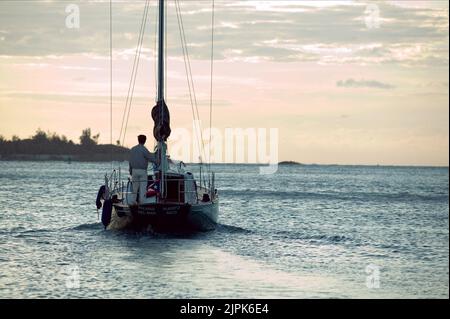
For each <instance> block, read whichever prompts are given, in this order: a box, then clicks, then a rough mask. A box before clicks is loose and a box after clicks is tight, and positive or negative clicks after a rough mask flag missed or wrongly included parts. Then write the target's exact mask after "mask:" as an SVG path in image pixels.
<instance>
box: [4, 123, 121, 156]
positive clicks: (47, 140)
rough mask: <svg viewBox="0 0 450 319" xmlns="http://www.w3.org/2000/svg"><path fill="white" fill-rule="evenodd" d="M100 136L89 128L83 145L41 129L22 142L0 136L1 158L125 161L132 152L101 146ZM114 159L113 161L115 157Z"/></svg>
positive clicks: (81, 141) (118, 147) (117, 147)
mask: <svg viewBox="0 0 450 319" xmlns="http://www.w3.org/2000/svg"><path fill="white" fill-rule="evenodd" d="M99 137H100V134H96V135H92V132H91V129H90V128H86V129H84V130H83V131H82V133H81V135H80V137H79V143H74V142H73V141H72V140H69V139H68V138H67V137H66V136H64V135H61V136H60V135H58V134H56V133H52V132H45V131H43V130H41V129H38V130H37V131H36V132H35V134H34V135H33V136H31V137H30V138H26V139H20V138H19V137H17V136H13V137H12V138H11V140H7V139H5V138H4V137H3V136H1V135H0V157H1V158H3V159H9V158H11V159H17V158H20V159H22V158H23V159H34V158H35V157H39V156H41V157H43V156H47V157H50V159H58V158H60V157H61V156H64V157H65V158H68V159H73V160H109V159H113V160H124V159H126V156H127V154H128V149H127V148H125V147H122V146H118V145H110V144H98V139H99ZM111 156H112V158H111Z"/></svg>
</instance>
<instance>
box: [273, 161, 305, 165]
mask: <svg viewBox="0 0 450 319" xmlns="http://www.w3.org/2000/svg"><path fill="white" fill-rule="evenodd" d="M278 165H304V164H302V163H299V162H295V161H282V162H279V163H278Z"/></svg>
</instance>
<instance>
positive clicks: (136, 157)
mask: <svg viewBox="0 0 450 319" xmlns="http://www.w3.org/2000/svg"><path fill="white" fill-rule="evenodd" d="M146 141H147V137H146V136H145V135H139V136H138V142H139V144H138V145H136V146H134V147H133V148H132V149H131V151H130V160H129V163H130V175H131V180H132V182H133V196H134V197H133V198H135V199H136V202H141V203H142V202H143V201H144V199H145V195H146V193H147V167H148V162H151V163H156V162H157V157H156V155H155V153H151V152H149V150H148V149H147V148H146V147H145V146H144V144H145V142H146ZM138 190H139V201H137V193H138Z"/></svg>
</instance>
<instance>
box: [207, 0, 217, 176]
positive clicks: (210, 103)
mask: <svg viewBox="0 0 450 319" xmlns="http://www.w3.org/2000/svg"><path fill="white" fill-rule="evenodd" d="M214 18H215V17H214V0H212V11H211V67H210V69H211V74H210V85H209V154H208V161H209V168H210V169H211V140H212V132H211V128H212V101H213V70H214Z"/></svg>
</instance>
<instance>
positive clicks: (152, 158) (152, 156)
mask: <svg viewBox="0 0 450 319" xmlns="http://www.w3.org/2000/svg"><path fill="white" fill-rule="evenodd" d="M144 156H145V158H146V159H147V160H148V161H149V162H152V163H156V155H155V153H151V152H149V150H148V149H147V148H146V149H145V151H144Z"/></svg>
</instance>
